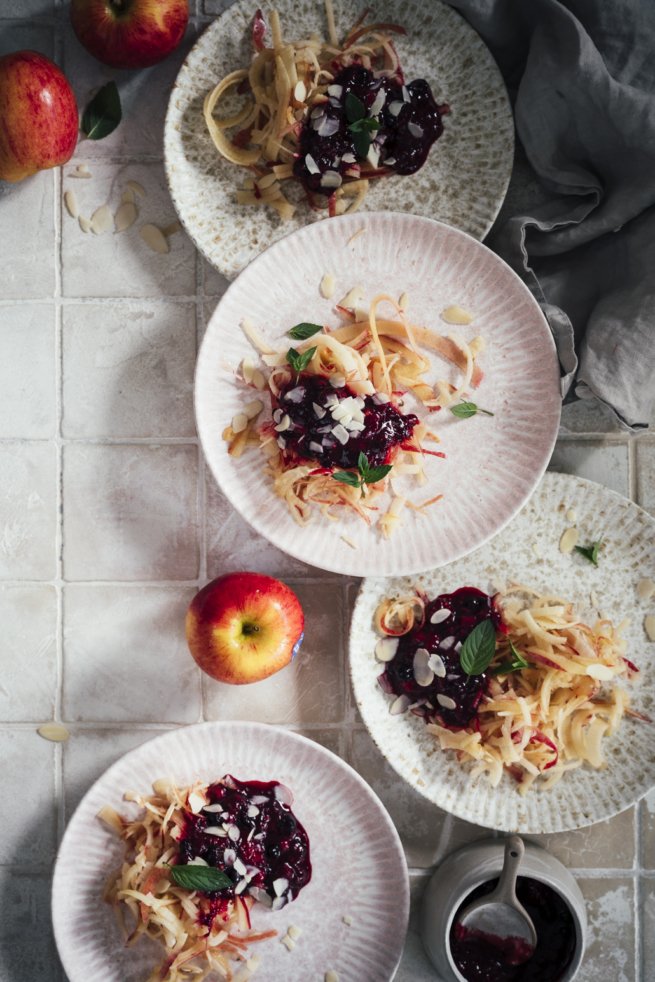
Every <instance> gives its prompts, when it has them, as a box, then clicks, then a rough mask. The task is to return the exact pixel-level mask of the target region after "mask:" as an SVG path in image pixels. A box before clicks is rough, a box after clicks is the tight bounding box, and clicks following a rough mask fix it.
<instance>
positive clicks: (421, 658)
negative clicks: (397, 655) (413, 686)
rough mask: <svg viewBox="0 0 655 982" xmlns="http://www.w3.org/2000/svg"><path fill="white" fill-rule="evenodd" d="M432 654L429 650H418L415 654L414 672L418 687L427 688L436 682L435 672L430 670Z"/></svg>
mask: <svg viewBox="0 0 655 982" xmlns="http://www.w3.org/2000/svg"><path fill="white" fill-rule="evenodd" d="M429 658H430V652H429V651H428V650H427V648H417V649H416V652H415V653H414V661H413V665H412V667H413V672H414V678H415V679H416V682H417V684H418V685H420V686H422V687H423V688H425V687H426V686H428V685H431V684H432V682H433V681H434V672H433V671H432V669H431V668H428V660H429Z"/></svg>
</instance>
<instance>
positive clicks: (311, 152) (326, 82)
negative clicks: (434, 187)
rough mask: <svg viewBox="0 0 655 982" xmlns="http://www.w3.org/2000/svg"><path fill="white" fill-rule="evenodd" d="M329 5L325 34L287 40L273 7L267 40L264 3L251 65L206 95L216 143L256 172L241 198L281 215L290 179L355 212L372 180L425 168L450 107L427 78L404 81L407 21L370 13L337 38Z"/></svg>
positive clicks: (317, 203) (287, 213)
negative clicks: (400, 44) (400, 40)
mask: <svg viewBox="0 0 655 982" xmlns="http://www.w3.org/2000/svg"><path fill="white" fill-rule="evenodd" d="M325 11H326V24H327V33H328V38H327V40H325V39H322V38H319V37H318V36H317V35H316V34H312V35H311V36H309V37H302V38H300V39H299V40H296V41H292V42H288V41H284V39H283V37H282V29H281V26H280V18H279V15H278V13H277V11H276V10H273V11H272V12H271V14H270V18H269V20H270V28H271V44H270V46H267V45H266V44H265V41H264V38H265V35H266V31H267V28H266V23H265V21H264V18H263V16H262V12H261V10H257V12H256V14H255V16H254V18H253V22H252V43H253V49H254V53H253V57H252V61H251V64H250V65H249V66H248V67H243V68H240V69H238V70H237V71H233V72H231V73H230V74H229V75H227V76H225V78H223V79H221V81H220V82H219V83H218V84H217V85H216V86H215V87H214V88H213V89H212V90H211V91H210V92H208V93H207V96H206V98H205V101H204V107H203V112H204V118H205V123H206V125H207V129H208V131H209V134H210V136H211V139H212V141H213V143H214V145H215V147H216V149H217V150H218V152H219V153H220V154H221V156H222V157H224V158H225V159H226V160H228V161H229V162H230V163H233V164H236V165H239V166H241V167H244V168H248V169H249V171H250V176H249V177H248V178H247V179H246V180H245V181H244V183H243V186H242V188H241V189H240V190H239V191H238V192H237V202H238V203H239V204H243V205H257V206H268V207H270V208H273V209H274V210H275V211H276V212H277V213H278V214H279V215H280V217H281V218H283V219H288V218H290V217H291V216H292V215H293V213H294V211H295V205H294V204H293V203H292V201H290V200H289V198H288V197H287V195H286V194H285V191H284V190H283V185H284V184H285V183H286V182H289V181H293V180H295V181H297V182H300V184H302V185H303V187H304V189H305V192H306V195H307V198H308V201H309V203H310V205H311V206H312V207H314V208H318V207H325V205H326V204H327V207H328V209H329V214H330V215H339V214H343V213H345V212H346V211H356V210H357V209H358V208H359V207H360V205H361V203H362V201H363V200H364V197H365V195H366V193H367V190H368V187H369V181H370V180H372V179H375V178H380V177H384V176H385V175H387V174H390V173H393V172H394V170H395V172H396V173H404V174H408V173H413V172H414V171H415V170H417V169H418V168H419V167H420V166H421V165H422V163H423V162H424V160H425V158H426V156H427V153H428V152H429V149H430V146H431V145H432V143H433V142H434V140H436V139H437V138H438V137H439V136H440V135H441V132H442V129H443V126H442V122H441V116H442V115H444V114H446V113H447V112H448V107H447V106H437V105H436V103H435V102H434V100H433V98H432V94H431V92H430V90H429V87H428V85H427V83H426V82H424V81H423V80H419V81H417V82H413V83H409V84H407V85H406V84H405V79H404V76H403V73H402V69H401V67H400V64H399V60H398V55H397V53H396V49H395V47H394V42H393V35H394V34H404V33H405V30H404V29H403V28H402V27H401V26H400V25H397V24H376V23H372V24H368V25H366V24H364V23H363V20H364V17H365V16H366V14H368V11H366V12H365V14H364V15H362V17H360V19H359V20H358V21H357V22H356V23H355V24H354V25H353V26H352V27H351V29H350V30H349V31H348V33H347V35H346V37H345V38H344V40H343V41H342V42H341V43H339V40H338V38H337V31H336V27H335V20H334V12H333V8H332V3H331V0H326V3H325ZM239 96H240V97H242V99H243V100H244V104H243V105H242V106H241V108H239V109H236V111H233V109H234V106H231V105H229V101H230V100H234V98H235V97H239ZM226 101H228V105H227V106H225V105H224V103H225V102H226ZM385 104H386V105H385ZM219 110H220V112H221V115H220V116H219V115H218V112H219ZM396 145H398V149H396Z"/></svg>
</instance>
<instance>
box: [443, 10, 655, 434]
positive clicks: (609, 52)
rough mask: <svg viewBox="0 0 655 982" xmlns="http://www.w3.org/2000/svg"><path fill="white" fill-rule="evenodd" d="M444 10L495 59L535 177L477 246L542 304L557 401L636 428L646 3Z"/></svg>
mask: <svg viewBox="0 0 655 982" xmlns="http://www.w3.org/2000/svg"><path fill="white" fill-rule="evenodd" d="M448 3H449V4H450V5H451V6H452V7H454V8H455V9H457V10H459V11H460V13H462V14H463V15H464V17H465V18H466V19H467V20H468V21H469V22H470V24H471V25H472V26H473V27H474V28H475V29H476V30H477V31H478V33H479V34H480V35H481V36H482V38H483V39H484V40H485V41H486V43H487V44H488V45H489V47H490V49H491V51H492V52H493V54H494V56H495V57H496V59H497V61H498V64H499V66H500V69H501V71H502V72H503V75H504V77H505V80H506V82H507V85H508V89H509V91H510V95H511V96H512V98H513V100H514V108H515V120H516V129H517V134H518V137H519V141H520V143H521V144H522V147H523V150H524V151H525V155H526V157H527V161H528V162H529V164H530V166H531V167H532V168H533V170H534V172H535V173H536V175H537V177H538V183H537V182H533V188H532V191H533V193H532V194H531V195H527V198H528V199H529V200H524V201H522V202H521V204H522V207H521V208H520V209H519V210H517V211H515V212H513V213H511V214H510V215H508V214H507V208H506V209H504V211H503V214H502V215H501V219H503V218H504V220H501V221H500V222H497V223H496V226H495V227H494V229H493V230H492V233H491V235H490V236H489V238H488V240H487V243H488V244H489V245H490V246H491V248H493V249H494V250H495V251H497V252H498V253H499V254H500V255H501V256H503V258H504V259H506V260H507V262H509V263H510V265H511V266H513V268H514V269H515V270H516V271H517V272H518V273H519V274H520V275H522V277H523V278H524V280H525V281H526V282H527V283H528V285H529V286H530V288H531V289H532V290H533V292H534V294H535V295H536V297H537V299H538V300H539V301H540V303H541V304H542V308H543V310H544V313H545V314H546V316H547V317H548V320H549V322H550V325H551V328H552V330H553V334H554V337H555V340H556V343H557V348H558V352H559V357H560V363H561V366H562V373H563V377H562V394H563V396H566V397H567V400H569V399H571V398H575V397H576V396H577V397H578V398H594V397H595V398H596V399H598V400H600V401H601V402H603V403H605V404H607V405H608V406H609V407H610V408H611V409H612V410H613V411H614V413H615V414H616V416H617V418H618V420H619V422H620V423H621V425H623V426H624V427H626V428H629V429H635V430H636V429H639V428H641V427H644V426H648V424H649V421H650V420H651V418H652V417H653V410H654V409H655V0H448ZM520 152H521V151H520V149H519V154H520ZM523 197H524V198H525V197H526V195H524V196H523ZM508 204H509V202H508Z"/></svg>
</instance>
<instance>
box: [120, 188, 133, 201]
mask: <svg viewBox="0 0 655 982" xmlns="http://www.w3.org/2000/svg"><path fill="white" fill-rule="evenodd" d="M135 201H136V198H135V195H134V191H133V190H132V189H131V188H125V190H124V191H123V193H122V194H121V204H123V205H129V204H134V202H135Z"/></svg>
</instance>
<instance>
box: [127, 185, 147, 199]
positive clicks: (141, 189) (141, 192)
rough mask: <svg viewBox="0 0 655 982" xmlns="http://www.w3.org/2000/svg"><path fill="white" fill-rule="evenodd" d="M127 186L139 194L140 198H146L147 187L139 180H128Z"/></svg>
mask: <svg viewBox="0 0 655 982" xmlns="http://www.w3.org/2000/svg"><path fill="white" fill-rule="evenodd" d="M127 187H128V188H129V189H130V191H134V193H135V194H138V195H139V197H140V198H145V196H146V191H145V188H144V187H143V185H142V184H139V182H138V181H128V182H127Z"/></svg>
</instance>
